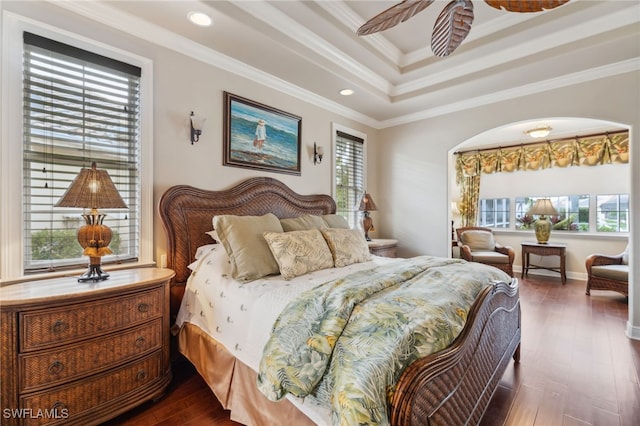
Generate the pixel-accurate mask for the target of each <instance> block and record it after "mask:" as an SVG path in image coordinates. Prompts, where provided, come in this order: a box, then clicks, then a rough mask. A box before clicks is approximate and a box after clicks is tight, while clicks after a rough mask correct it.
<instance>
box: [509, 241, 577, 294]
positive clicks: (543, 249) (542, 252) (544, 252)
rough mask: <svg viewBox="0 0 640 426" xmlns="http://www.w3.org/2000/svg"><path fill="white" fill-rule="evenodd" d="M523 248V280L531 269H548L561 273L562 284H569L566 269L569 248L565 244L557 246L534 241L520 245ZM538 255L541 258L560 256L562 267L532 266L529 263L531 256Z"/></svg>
mask: <svg viewBox="0 0 640 426" xmlns="http://www.w3.org/2000/svg"><path fill="white" fill-rule="evenodd" d="M520 246H521V247H522V275H521V278H523V277H525V276H526V275H527V274H528V273H529V269H546V270H548V271H553V272H558V273H560V278H561V279H562V284H563V285H564V284H565V283H566V282H567V271H566V268H565V262H566V260H565V257H566V249H567V246H566V245H565V244H557V243H547V244H540V243H537V242H532V241H525V242H523V243H520ZM532 253H533V254H537V255H539V256H558V257H560V267H558V268H554V267H546V266H539V265H532V264H531V262H529V255H530V254H532Z"/></svg>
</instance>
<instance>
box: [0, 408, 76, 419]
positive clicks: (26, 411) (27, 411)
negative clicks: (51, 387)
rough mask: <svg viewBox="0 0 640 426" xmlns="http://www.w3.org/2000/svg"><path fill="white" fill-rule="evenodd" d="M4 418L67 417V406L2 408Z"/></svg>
mask: <svg viewBox="0 0 640 426" xmlns="http://www.w3.org/2000/svg"><path fill="white" fill-rule="evenodd" d="M2 418H4V419H67V418H69V409H68V408H52V409H50V410H46V409H45V410H43V409H33V408H3V409H2Z"/></svg>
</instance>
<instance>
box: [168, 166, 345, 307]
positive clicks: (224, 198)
mask: <svg viewBox="0 0 640 426" xmlns="http://www.w3.org/2000/svg"><path fill="white" fill-rule="evenodd" d="M335 211H336V203H335V201H334V200H333V198H331V197H330V196H329V195H321V194H320V195H300V194H298V193H296V192H294V191H293V190H292V189H291V188H289V187H288V186H286V185H285V184H284V183H282V182H280V181H279V180H276V179H273V178H269V177H256V178H251V179H247V180H246V181H244V182H242V183H240V184H238V185H236V186H234V187H232V188H229V189H225V190H220V191H210V190H204V189H198V188H194V187H192V186H188V185H178V186H173V187H171V188H169V189H168V190H167V191H166V192H165V193H164V194H163V195H162V198H161V199H160V217H161V218H162V223H163V225H164V229H165V231H166V235H167V245H168V247H167V267H168V268H171V269H173V270H174V271H175V272H176V276H175V278H174V279H173V282H172V292H171V294H172V301H171V302H172V311H173V309H174V307H175V306H174V305H175V304H176V303H178V306H179V302H180V300H181V299H182V293H183V292H184V285H185V283H186V281H187V278H188V277H189V273H190V271H189V269H188V267H187V266H188V265H189V264H190V263H191V262H193V260H194V257H195V254H196V250H197V249H198V247H200V246H202V245H205V244H211V243H212V242H213V240H212V239H211V237H210V236H209V235H207V234H206V232H207V231H211V230H212V229H213V224H212V220H213V217H214V216H216V215H220V214H233V215H244V216H261V215H264V214H267V213H273V214H275V215H276V216H277V217H279V218H280V219H284V218H288V217H297V216H300V215H303V214H316V215H321V214H331V213H335ZM174 287H177V288H174ZM176 299H177V300H176Z"/></svg>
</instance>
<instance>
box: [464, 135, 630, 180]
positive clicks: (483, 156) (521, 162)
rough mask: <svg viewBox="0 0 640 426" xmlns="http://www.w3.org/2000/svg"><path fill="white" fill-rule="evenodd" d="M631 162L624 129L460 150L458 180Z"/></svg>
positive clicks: (627, 138) (627, 137) (627, 136)
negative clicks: (496, 174)
mask: <svg viewBox="0 0 640 426" xmlns="http://www.w3.org/2000/svg"><path fill="white" fill-rule="evenodd" d="M628 162H629V132H628V131H626V130H625V131H621V132H615V133H606V134H599V135H590V136H585V137H576V138H570V139H558V140H553V141H546V142H539V143H533V144H526V145H518V146H510V147H500V148H492V149H485V150H475V151H466V152H458V153H457V159H456V181H457V182H458V184H460V183H461V182H462V178H463V177H470V176H477V175H480V174H481V173H497V172H514V171H517V170H540V169H546V168H549V167H568V166H596V165H600V164H626V163H628Z"/></svg>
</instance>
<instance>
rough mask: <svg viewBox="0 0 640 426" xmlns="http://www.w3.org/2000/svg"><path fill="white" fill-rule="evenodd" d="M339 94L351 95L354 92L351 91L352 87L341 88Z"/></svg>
mask: <svg viewBox="0 0 640 426" xmlns="http://www.w3.org/2000/svg"><path fill="white" fill-rule="evenodd" d="M340 94H341V95H342V96H351V95H353V94H354V91H353V89H342V90H341V91H340Z"/></svg>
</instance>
